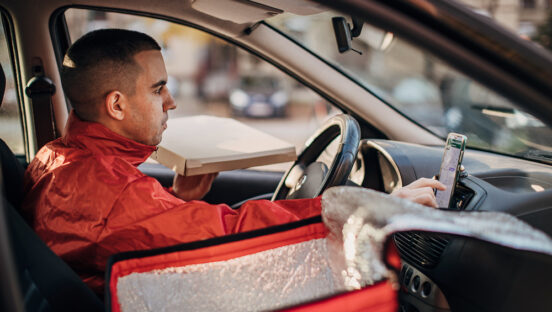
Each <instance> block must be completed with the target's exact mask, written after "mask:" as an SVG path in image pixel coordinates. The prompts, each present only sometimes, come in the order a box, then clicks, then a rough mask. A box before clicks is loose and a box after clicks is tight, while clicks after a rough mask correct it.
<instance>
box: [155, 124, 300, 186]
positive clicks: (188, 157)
mask: <svg viewBox="0 0 552 312" xmlns="http://www.w3.org/2000/svg"><path fill="white" fill-rule="evenodd" d="M167 125H168V127H167V130H165V132H164V133H163V140H162V141H161V143H160V144H159V145H158V149H157V151H156V152H154V153H153V154H152V156H151V158H152V159H155V160H157V161H158V162H159V163H161V164H163V165H165V166H167V167H168V168H170V169H172V170H174V171H175V172H177V173H179V174H181V175H198V174H205V173H211V172H219V171H226V170H234V169H242V168H249V167H253V166H262V165H269V164H274V163H279V162H287V161H293V160H295V159H296V158H297V155H296V152H295V146H293V145H292V144H290V143H287V142H285V141H283V140H280V139H278V138H275V137H273V136H271V135H269V134H266V133H264V132H261V131H259V130H257V129H254V128H251V127H249V126H247V125H245V124H243V123H241V122H239V121H237V120H234V119H231V118H221V117H214V116H203V115H202V116H191V117H181V118H174V119H170V120H169V121H168V122H167Z"/></svg>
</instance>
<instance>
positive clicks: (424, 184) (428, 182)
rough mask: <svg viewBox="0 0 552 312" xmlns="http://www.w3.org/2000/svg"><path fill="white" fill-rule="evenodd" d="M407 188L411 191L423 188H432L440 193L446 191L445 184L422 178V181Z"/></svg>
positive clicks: (417, 181)
mask: <svg viewBox="0 0 552 312" xmlns="http://www.w3.org/2000/svg"><path fill="white" fill-rule="evenodd" d="M406 187H408V188H410V189H415V188H422V187H431V188H434V189H438V190H440V191H444V190H445V189H446V186H445V185H444V184H443V183H441V182H439V181H437V180H433V179H428V178H420V179H418V180H416V181H414V182H412V183H410V184H409V185H407V186H406Z"/></svg>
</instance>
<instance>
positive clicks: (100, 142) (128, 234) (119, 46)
mask: <svg viewBox="0 0 552 312" xmlns="http://www.w3.org/2000/svg"><path fill="white" fill-rule="evenodd" d="M61 78H62V82H63V88H64V91H65V94H66V95H67V97H68V98H69V100H70V101H71V104H72V105H73V108H74V110H73V111H72V112H71V114H70V117H69V120H68V122H67V126H66V133H65V135H64V136H63V137H61V138H59V139H57V140H54V141H52V142H50V143H48V144H47V145H46V146H44V147H43V148H42V149H41V150H40V151H39V152H38V154H37V156H36V158H35V159H34V160H33V161H32V162H31V164H30V165H29V167H28V169H27V171H26V173H25V191H26V197H25V201H24V204H23V210H24V212H25V213H26V214H27V216H28V218H29V221H30V222H31V224H32V226H33V228H34V229H35V231H36V232H37V233H38V235H39V236H40V237H41V238H42V239H43V240H44V241H45V242H46V244H47V245H48V246H50V248H52V250H53V251H54V252H55V253H56V254H58V255H59V256H61V257H62V258H63V259H64V260H65V261H66V262H67V263H69V264H70V265H71V266H72V267H73V268H74V269H75V270H76V271H77V272H78V273H79V274H80V276H81V277H82V278H83V280H84V281H85V282H86V283H88V285H90V286H91V287H92V288H93V289H94V290H95V291H97V292H101V291H102V285H103V275H104V268H105V264H106V261H107V258H108V257H109V256H110V255H112V254H114V253H118V252H123V251H129V250H139V249H151V248H157V247H163V246H169V245H174V244H178V243H183V242H189V241H195V240H202V239H207V238H211V237H215V236H221V235H227V234H230V233H236V232H242V231H248V230H253V229H257V228H262V227H267V226H270V225H276V224H283V223H287V222H292V221H296V220H300V219H303V218H308V217H311V216H315V215H318V214H320V199H319V198H315V199H300V200H287V201H278V202H270V201H250V202H247V203H245V204H244V205H243V206H242V207H241V208H240V209H239V211H236V210H232V209H231V208H230V207H228V206H227V205H210V204H208V203H205V202H201V201H197V200H196V199H200V198H201V197H203V196H204V195H205V194H206V192H207V191H208V190H209V189H210V187H211V183H212V181H213V179H214V177H215V175H203V176H197V177H183V176H178V175H177V176H176V177H175V179H174V183H173V187H172V188H171V189H165V188H163V187H162V186H161V185H160V184H159V183H158V182H157V181H156V180H155V179H153V178H151V177H148V176H145V175H144V174H142V173H141V172H140V171H139V170H138V169H137V168H136V166H138V165H139V164H141V163H142V162H143V161H145V160H146V159H147V158H148V157H149V155H150V154H151V153H152V152H153V151H154V150H155V149H156V145H157V144H159V142H160V141H161V135H162V133H163V131H164V130H165V129H166V127H167V124H166V121H167V118H168V115H167V112H168V111H169V110H171V109H174V108H175V102H174V100H173V98H172V97H171V95H170V94H169V92H168V90H167V87H166V82H167V73H166V70H165V64H164V62H163V58H162V56H161V53H160V47H159V46H158V45H157V43H156V42H155V41H154V40H153V39H152V38H150V37H149V36H147V35H145V34H142V33H138V32H133V31H126V30H116V29H108V30H98V31H94V32H91V33H89V34H87V35H85V36H83V37H82V38H80V39H79V40H77V41H76V42H75V43H74V44H73V46H72V47H71V48H70V49H69V50H68V52H67V55H66V56H65V59H64V62H63V70H62V73H61ZM434 187H437V188H440V189H441V188H443V186H442V185H441V184H440V183H439V182H437V181H433V180H429V179H423V180H418V181H416V182H415V183H413V184H412V185H411V186H409V187H405V188H403V189H401V190H400V191H398V192H397V193H396V195H397V196H401V197H406V198H410V199H412V200H415V201H417V202H419V203H422V204H426V205H430V206H435V205H436V204H435V198H434V196H433V189H432V188H434Z"/></svg>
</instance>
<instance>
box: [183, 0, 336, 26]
mask: <svg viewBox="0 0 552 312" xmlns="http://www.w3.org/2000/svg"><path fill="white" fill-rule="evenodd" d="M192 8H193V9H195V10H197V11H199V12H202V13H205V14H207V15H211V16H213V17H216V18H219V19H222V20H226V21H231V22H234V23H236V24H243V23H255V22H258V21H262V20H264V19H267V18H270V17H272V16H274V15H277V14H280V13H284V12H289V13H293V14H297V15H312V14H317V13H321V12H324V11H326V10H327V9H326V8H325V7H323V6H321V5H320V4H318V3H314V2H311V1H305V0H256V1H248V0H227V1H221V0H196V1H193V2H192Z"/></svg>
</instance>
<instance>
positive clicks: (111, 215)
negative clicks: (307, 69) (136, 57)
mask: <svg viewBox="0 0 552 312" xmlns="http://www.w3.org/2000/svg"><path fill="white" fill-rule="evenodd" d="M66 130H67V131H66V133H67V134H66V135H65V136H63V137H61V138H59V139H57V140H55V141H52V142H50V143H48V144H47V145H45V146H44V147H43V148H42V149H41V150H40V151H39V152H38V154H37V155H36V158H35V159H34V160H33V161H32V162H31V164H30V165H29V167H28V168H27V171H26V173H25V191H26V197H25V200H24V203H23V211H24V213H25V214H26V216H27V217H28V219H29V222H30V223H31V224H32V226H33V228H34V229H35V231H36V232H37V233H38V235H39V236H40V237H41V238H42V239H43V240H44V242H46V244H47V245H48V246H49V247H50V248H51V249H52V250H53V251H54V252H55V253H56V254H58V255H59V256H60V257H61V258H63V259H64V260H65V261H66V262H67V263H68V264H69V265H70V266H71V267H73V268H74V269H75V271H77V273H79V274H80V276H81V277H82V278H83V280H84V281H85V282H86V283H87V284H88V285H90V286H91V287H92V288H93V289H94V290H95V291H97V292H101V291H102V290H103V288H102V287H103V279H104V271H105V265H106V261H107V258H108V257H109V256H110V255H112V254H114V253H118V252H123V251H129V250H140V249H151V248H157V247H164V246H169V245H174V244H178V243H183V242H190V241H196V240H202V239H207V238H211V237H215V236H222V235H227V234H230V233H236V232H242V231H249V230H253V229H258V228H262V227H267V226H270V225H275V224H282V223H287V222H291V221H296V220H300V219H304V218H308V217H311V216H315V215H318V214H320V200H319V198H317V199H303V200H287V201H278V202H270V201H266V200H261V201H250V202H247V203H246V204H244V205H243V206H242V207H241V208H240V209H239V210H232V209H231V208H230V207H228V206H227V205H224V204H220V205H211V204H208V203H206V202H202V201H190V202H185V201H183V200H181V199H179V198H177V197H175V196H174V195H172V194H171V193H170V192H169V191H168V190H167V189H165V188H163V187H162V186H161V184H159V182H158V181H157V180H156V179H154V178H151V177H148V176H146V175H144V174H143V173H141V172H140V171H139V170H138V169H137V168H136V167H137V166H138V165H139V164H141V163H142V162H144V161H145V160H146V159H147V158H148V157H149V155H150V154H151V153H152V152H153V151H154V150H155V146H149V145H144V144H141V143H138V142H135V141H132V140H130V139H127V138H125V137H122V136H120V135H118V134H116V133H114V132H112V131H111V130H109V129H107V128H106V127H104V126H103V125H101V124H98V123H92V122H84V121H81V120H79V119H78V117H76V116H75V115H74V114H73V113H72V114H71V115H70V117H69V121H68V123H67V129H66Z"/></svg>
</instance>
